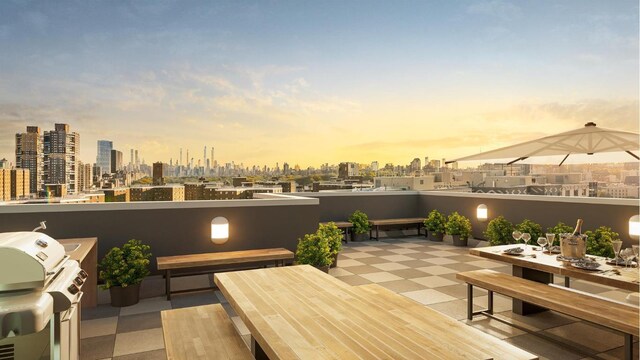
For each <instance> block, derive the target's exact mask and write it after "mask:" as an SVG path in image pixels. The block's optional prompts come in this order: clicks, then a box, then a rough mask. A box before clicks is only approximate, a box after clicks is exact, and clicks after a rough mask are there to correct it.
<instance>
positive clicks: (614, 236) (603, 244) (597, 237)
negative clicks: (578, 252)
mask: <svg viewBox="0 0 640 360" xmlns="http://www.w3.org/2000/svg"><path fill="white" fill-rule="evenodd" d="M584 234H585V235H587V254H589V255H596V256H605V257H609V258H612V257H614V255H615V254H614V253H613V247H612V245H611V242H612V241H614V240H620V234H618V233H617V232H615V231H613V230H611V228H609V227H606V226H600V227H599V228H597V229H596V230H595V231H591V230H589V231H587V232H585V233H584Z"/></svg>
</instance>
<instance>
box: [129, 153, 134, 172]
mask: <svg viewBox="0 0 640 360" xmlns="http://www.w3.org/2000/svg"><path fill="white" fill-rule="evenodd" d="M133 165H134V164H133V149H131V160H130V161H129V167H131V168H133Z"/></svg>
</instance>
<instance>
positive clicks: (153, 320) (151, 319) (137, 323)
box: [117, 311, 162, 334]
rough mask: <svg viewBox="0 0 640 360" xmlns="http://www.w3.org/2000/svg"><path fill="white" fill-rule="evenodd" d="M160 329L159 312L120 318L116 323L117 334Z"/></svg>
mask: <svg viewBox="0 0 640 360" xmlns="http://www.w3.org/2000/svg"><path fill="white" fill-rule="evenodd" d="M159 327H162V320H161V319H160V312H159V311H156V312H151V313H144V314H136V315H129V316H120V320H119V321H118V331H117V333H118V334H121V333H125V332H131V331H139V330H146V329H155V328H159Z"/></svg>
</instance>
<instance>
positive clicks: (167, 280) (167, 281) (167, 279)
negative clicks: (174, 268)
mask: <svg viewBox="0 0 640 360" xmlns="http://www.w3.org/2000/svg"><path fill="white" fill-rule="evenodd" d="M164 280H165V284H166V290H167V300H171V270H167V271H166V272H165V274H164Z"/></svg>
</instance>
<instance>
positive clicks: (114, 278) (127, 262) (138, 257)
mask: <svg viewBox="0 0 640 360" xmlns="http://www.w3.org/2000/svg"><path fill="white" fill-rule="evenodd" d="M149 250H151V247H150V246H149V245H144V244H142V242H141V241H140V240H134V239H131V240H129V241H127V243H125V244H124V246H122V249H120V248H118V247H114V248H112V249H111V250H109V252H108V253H107V254H106V255H105V256H104V258H103V259H102V261H100V266H99V269H100V279H102V280H104V285H101V286H100V287H101V288H102V289H104V290H107V289H109V288H110V287H112V286H121V287H127V286H129V285H136V284H139V283H141V282H142V279H144V277H145V276H147V275H149V269H148V267H149V258H150V257H151V253H150V252H149Z"/></svg>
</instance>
